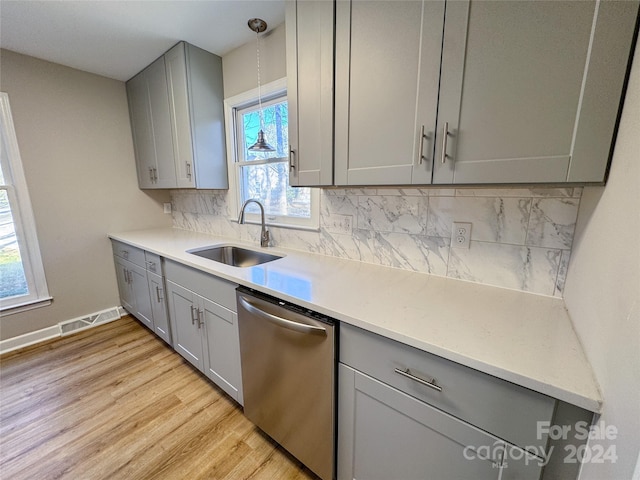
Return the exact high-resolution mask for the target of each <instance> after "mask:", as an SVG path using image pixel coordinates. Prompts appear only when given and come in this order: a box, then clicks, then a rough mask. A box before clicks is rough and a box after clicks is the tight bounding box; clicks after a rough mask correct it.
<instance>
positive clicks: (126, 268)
mask: <svg viewBox="0 0 640 480" xmlns="http://www.w3.org/2000/svg"><path fill="white" fill-rule="evenodd" d="M114 262H115V265H116V270H117V279H118V289H119V291H120V301H121V303H122V306H123V307H124V308H125V309H126V310H127V311H128V312H129V313H131V314H132V315H133V316H135V317H136V318H137V319H138V320H140V321H141V322H142V323H144V324H145V325H146V326H147V327H149V328H150V329H151V330H154V328H153V311H152V309H151V298H150V297H149V284H148V282H147V272H146V270H145V269H144V268H143V267H140V266H138V265H136V264H134V263H132V262H130V261H128V260H124V259H122V258H118V257H114Z"/></svg>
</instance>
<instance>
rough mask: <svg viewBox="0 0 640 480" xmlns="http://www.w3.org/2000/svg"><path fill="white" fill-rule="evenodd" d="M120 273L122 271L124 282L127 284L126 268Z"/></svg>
mask: <svg viewBox="0 0 640 480" xmlns="http://www.w3.org/2000/svg"><path fill="white" fill-rule="evenodd" d="M122 273H124V282H125V283H126V284H127V285H129V275H128V274H127V269H126V268H125V269H124V270H123V271H122Z"/></svg>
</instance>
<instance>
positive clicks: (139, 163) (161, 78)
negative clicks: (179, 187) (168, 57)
mask: <svg viewBox="0 0 640 480" xmlns="http://www.w3.org/2000/svg"><path fill="white" fill-rule="evenodd" d="M164 72H165V62H164V57H160V58H159V59H158V60H156V61H155V62H153V63H152V64H151V65H149V66H148V67H147V68H145V69H144V70H143V71H142V72H140V73H139V74H138V75H136V76H135V77H133V78H132V79H131V80H129V81H128V82H127V96H128V98H129V114H130V118H131V131H132V134H133V144H134V149H135V156H136V167H137V171H138V184H139V186H140V188H172V187H175V186H176V170H175V167H174V161H173V147H172V143H171V120H170V117H169V99H168V97H167V78H166V76H165V73H164Z"/></svg>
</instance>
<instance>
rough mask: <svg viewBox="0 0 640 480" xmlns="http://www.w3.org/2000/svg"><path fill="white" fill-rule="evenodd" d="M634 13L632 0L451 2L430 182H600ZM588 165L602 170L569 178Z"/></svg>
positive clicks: (446, 29) (443, 56)
mask: <svg viewBox="0 0 640 480" xmlns="http://www.w3.org/2000/svg"><path fill="white" fill-rule="evenodd" d="M635 12H637V3H636V2H596V1H587V0H585V1H580V2H575V1H571V0H566V1H564V0H562V1H553V2H539V1H530V0H525V1H519V2H501V1H473V0H472V1H456V2H450V3H448V5H447V18H446V23H445V29H444V43H443V52H442V80H441V91H440V103H439V108H438V130H437V136H436V158H437V161H436V163H435V166H436V168H435V173H434V183H441V184H442V183H532V182H565V181H567V179H569V180H570V181H602V180H603V178H604V170H605V168H606V164H607V159H608V156H609V147H610V145H611V138H612V132H613V128H614V127H615V122H616V114H617V111H618V105H619V101H620V94H621V90H622V82H623V80H624V72H625V69H626V60H627V59H628V52H629V45H630V38H631V36H632V34H631V31H632V29H633V23H634V20H635V15H636V13H635ZM610 17H611V18H610ZM594 20H597V22H595V21H594ZM625 37H628V40H627V45H626V46H624V41H623V40H622V39H623V38H625ZM607 45H608V47H607ZM611 47H613V48H611ZM601 49H602V50H604V51H606V52H608V53H604V51H603V52H601V51H600V50H601ZM603 56H606V57H609V56H610V58H606V60H603V59H602V58H600V57H603ZM619 57H622V60H620V58H619ZM609 61H610V63H609ZM592 62H593V63H592ZM605 65H606V66H605ZM621 65H622V66H621ZM607 70H609V71H611V70H613V73H612V72H609V73H607V80H604V81H603V78H604V76H603V75H604V74H605V72H606V71H607ZM616 77H617V80H616ZM594 82H595V83H596V84H598V88H599V91H598V93H597V94H595V93H594V92H591V90H590V89H589V87H587V86H588V85H590V84H592V83H594ZM594 88H595V87H594ZM612 90H613V91H614V92H617V93H612ZM616 95H617V97H616ZM596 96H597V97H598V99H595V97H596ZM594 102H595V103H597V104H598V105H599V107H595V105H594ZM585 109H586V110H585ZM601 116H603V117H604V118H601V119H599V120H597V121H596V120H593V118H592V117H596V118H597V117H601ZM594 121H595V123H596V124H597V125H594V124H593V122H594ZM589 125H591V126H589ZM585 129H587V130H586V131H585ZM585 135H586V136H587V137H589V139H590V140H589V141H587V139H586V138H583V137H584V136H585ZM601 141H604V147H603V146H602V145H599V147H596V146H595V145H594V143H600V142H601ZM585 142H586V143H588V144H589V145H590V150H591V153H586V152H584V151H583V150H584V149H583V148H582V145H584V144H585ZM591 147H593V148H591ZM578 152H581V153H579V154H578ZM574 154H578V155H577V157H575V158H574ZM585 162H586V163H587V164H589V163H593V162H595V163H596V164H597V165H599V173H596V174H595V176H593V175H592V176H591V177H589V176H588V175H586V176H577V175H574V176H572V175H569V170H570V169H571V170H574V169H575V170H576V171H577V170H580V165H582V164H584V163H585ZM597 165H596V166H595V171H596V172H598V166H597Z"/></svg>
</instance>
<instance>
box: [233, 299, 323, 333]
mask: <svg viewBox="0 0 640 480" xmlns="http://www.w3.org/2000/svg"><path fill="white" fill-rule="evenodd" d="M238 302H239V303H240V305H242V307H243V308H244V309H245V310H247V311H249V312H251V313H253V314H254V315H256V316H258V317H260V318H263V319H265V320H267V321H269V322H271V323H274V324H275V325H278V326H280V327H283V328H287V329H289V330H293V331H296V332H300V333H307V334H309V335H323V336H326V335H327V330H326V329H325V328H322V327H316V326H314V325H307V324H306V323H299V322H294V321H293V320H288V319H286V318H282V317H278V316H277V315H272V314H271V313H267V312H265V311H264V310H261V309H260V308H258V307H257V306H256V305H254V304H253V303H251V302H250V301H249V300H247V299H246V298H245V297H243V296H241V295H240V296H238Z"/></svg>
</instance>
